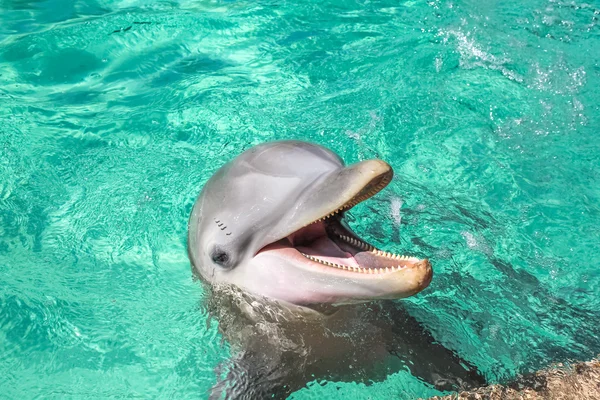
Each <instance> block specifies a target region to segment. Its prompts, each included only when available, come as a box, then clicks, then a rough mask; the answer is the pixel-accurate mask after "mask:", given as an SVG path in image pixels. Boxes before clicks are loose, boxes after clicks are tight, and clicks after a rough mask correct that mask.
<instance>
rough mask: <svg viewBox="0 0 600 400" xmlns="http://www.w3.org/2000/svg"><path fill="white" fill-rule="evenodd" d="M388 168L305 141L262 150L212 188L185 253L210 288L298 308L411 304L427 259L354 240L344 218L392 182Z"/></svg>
mask: <svg viewBox="0 0 600 400" xmlns="http://www.w3.org/2000/svg"><path fill="white" fill-rule="evenodd" d="M392 176H393V172H392V169H391V167H390V166H389V165H388V164H387V163H385V162H383V161H381V160H367V161H362V162H359V163H356V164H353V165H350V166H344V163H343V161H342V160H341V159H340V158H339V157H338V156H337V155H336V154H335V153H333V152H331V151H329V150H328V149H326V148H324V147H321V146H318V145H315V144H310V143H306V142H300V141H281V142H272V143H266V144H262V145H258V146H255V147H253V148H251V149H249V150H247V151H245V152H244V153H242V154H241V155H239V156H238V157H237V158H235V159H234V160H232V161H230V162H229V163H227V164H226V165H224V166H223V167H221V168H220V169H219V170H218V171H217V172H216V173H215V174H214V175H213V176H212V177H211V178H210V180H209V181H208V182H207V183H206V185H205V186H204V188H203V189H202V192H201V193H200V195H199V197H198V199H197V201H196V203H195V205H194V208H193V210H192V213H191V216H190V220H189V235H188V251H189V255H190V260H191V262H192V265H193V267H194V269H195V272H196V273H197V274H198V275H199V276H200V277H201V279H202V280H204V281H205V282H207V283H209V284H211V285H214V286H217V285H235V286H237V287H239V288H240V289H242V290H244V291H248V292H250V293H253V294H255V295H260V296H265V297H269V298H272V299H276V300H281V301H286V302H289V303H293V304H297V305H311V304H323V303H328V304H347V303H356V302H364V301H369V300H374V299H397V298H403V297H407V296H411V295H413V294H415V293H418V292H419V291H421V290H423V289H424V288H425V287H427V286H428V285H429V283H430V282H431V278H432V269H431V265H430V263H429V261H428V260H423V259H418V258H415V257H407V256H400V255H395V254H390V253H387V252H383V251H381V250H378V249H376V248H375V247H373V246H371V245H370V244H368V243H366V242H365V241H364V240H362V239H361V238H360V237H359V236H358V235H357V234H355V233H354V232H353V231H352V230H351V229H350V228H349V226H348V225H347V224H346V222H345V220H344V213H345V212H346V211H347V210H349V209H350V208H352V207H353V206H355V205H356V204H358V203H360V202H362V201H364V200H366V199H368V198H370V197H371V196H373V195H375V194H376V193H378V192H379V191H380V190H381V189H383V188H384V187H385V186H386V185H387V184H388V183H389V182H390V181H391V179H392Z"/></svg>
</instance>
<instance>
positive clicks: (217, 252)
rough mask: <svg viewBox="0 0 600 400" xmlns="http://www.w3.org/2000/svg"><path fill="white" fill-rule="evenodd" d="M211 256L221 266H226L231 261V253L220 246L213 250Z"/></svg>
mask: <svg viewBox="0 0 600 400" xmlns="http://www.w3.org/2000/svg"><path fill="white" fill-rule="evenodd" d="M210 258H211V259H212V260H213V262H214V263H215V264H218V265H220V266H221V267H226V266H227V263H228V262H229V254H227V253H226V252H225V251H223V250H222V249H219V248H216V249H214V250H213V252H212V254H211V256H210Z"/></svg>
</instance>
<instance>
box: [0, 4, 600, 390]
mask: <svg viewBox="0 0 600 400" xmlns="http://www.w3.org/2000/svg"><path fill="white" fill-rule="evenodd" d="M599 19H600V5H598V4H597V3H596V4H595V5H594V4H593V2H590V3H582V2H579V0H576V1H564V2H563V1H559V0H551V1H548V0H544V1H541V0H534V1H524V2H523V1H515V0H511V1H504V2H500V1H475V0H471V1H435V0H432V1H428V2H425V1H404V2H402V1H400V2H392V1H337V2H329V1H328V2H322V1H316V0H315V1H306V2H282V1H262V2H246V1H224V2H217V1H215V2H198V1H169V2H167V1H164V2H150V1H136V0H128V1H109V0H102V1H71V0H69V1H66V0H47V1H17V0H13V1H11V0H8V1H2V2H0V388H2V389H1V393H0V397H2V398H9V399H10V398H15V399H16V398H19V399H20V398H57V399H58V398H60V399H66V398H73V399H75V398H77V399H83V398H106V397H111V398H125V397H140V398H150V397H156V398H198V397H202V393H204V391H205V390H207V389H208V388H210V387H211V386H212V385H213V383H214V381H215V375H214V369H215V367H216V366H217V365H218V364H219V363H220V362H222V361H223V360H225V359H227V357H228V354H229V353H228V348H227V345H226V344H221V338H220V335H219V333H218V331H217V325H216V324H215V323H211V324H207V318H206V313H205V311H204V308H203V307H202V303H201V292H202V289H201V287H200V285H199V284H198V282H195V281H193V280H192V276H191V272H190V266H189V262H188V259H187V254H186V244H185V241H186V223H187V217H188V215H189V212H190V210H191V207H192V204H193V201H194V199H195V197H196V195H197V194H198V192H199V191H200V188H201V187H202V184H203V183H204V182H205V181H206V180H207V178H208V177H209V176H210V175H211V174H212V173H213V172H214V171H215V170H216V169H217V168H218V167H219V166H220V165H221V164H222V163H224V162H225V161H226V160H228V159H230V158H232V157H234V156H235V155H236V154H238V153H239V152H241V151H242V150H244V149H247V148H249V147H250V146H252V145H254V144H257V143H260V142H263V141H267V140H272V139H283V138H295V139H305V140H311V141H314V142H317V143H320V144H323V145H325V146H327V147H330V148H331V149H333V150H334V151H336V152H337V153H338V154H340V155H341V156H342V157H343V158H344V159H345V160H346V161H347V162H355V161H357V160H362V159H365V158H371V157H380V158H383V159H385V160H387V161H388V162H389V163H390V164H391V165H392V166H393V168H394V169H395V173H396V176H395V179H394V181H393V182H392V183H391V184H390V186H389V187H388V189H386V190H385V191H384V192H383V193H381V194H380V195H378V196H377V197H375V198H374V199H372V200H371V201H369V202H368V203H366V204H362V205H360V206H358V207H357V208H356V209H354V210H353V212H352V216H351V220H353V225H354V226H355V227H356V229H357V230H358V231H360V232H362V233H364V237H365V238H368V239H370V240H371V241H372V242H373V243H374V244H375V245H377V246H380V247H383V248H386V249H388V250H390V251H395V252H407V253H413V254H418V255H422V256H428V257H430V259H431V261H432V262H433V266H434V270H435V277H434V280H433V282H432V284H431V286H430V288H428V289H427V290H426V291H424V292H423V293H422V294H420V295H418V296H416V297H414V298H411V299H409V300H407V301H405V304H407V307H408V308H409V310H410V312H411V314H412V315H414V316H415V317H416V318H418V319H419V320H420V321H422V323H423V324H424V325H425V326H426V327H427V328H428V329H429V330H431V332H432V333H433V334H434V336H435V338H436V339H437V340H438V341H439V342H441V343H443V344H444V345H445V346H446V347H448V348H451V349H453V350H456V351H457V352H458V353H459V354H460V355H461V356H462V357H463V358H465V359H467V360H470V361H471V362H473V363H474V364H476V365H477V366H478V367H479V368H480V370H481V371H482V372H483V373H484V374H485V375H486V376H487V378H488V379H489V380H491V381H498V380H503V379H510V378H511V377H514V376H515V375H516V374H518V373H523V372H527V371H530V370H535V369H538V368H540V367H543V366H546V365H547V364H549V363H551V362H557V361H565V360H570V359H580V360H586V359H589V358H591V357H593V356H595V355H596V354H598V353H600V316H599V314H598V311H597V310H598V309H600V296H599V293H600V260H599V258H598V255H599V254H600V245H599V243H600V139H599V137H598V134H599V133H600V131H599V128H598V127H599V126H600V112H599V111H600V92H599V91H598V88H599V87H600V22H599ZM438 393H439V392H436V391H435V390H433V389H431V388H430V387H428V386H427V385H426V384H424V383H421V382H420V381H419V380H417V379H416V378H414V377H412V376H411V375H410V374H409V373H408V372H406V371H401V372H399V373H397V374H394V375H391V376H389V377H388V379H387V380H386V381H385V382H378V383H375V384H373V385H370V386H365V385H363V384H356V383H352V382H350V383H337V382H313V383H311V384H309V387H308V388H305V389H302V390H301V391H299V392H297V393H295V394H294V395H292V397H293V398H296V399H309V398H315V399H317V398H319V399H320V398H324V397H341V396H344V397H346V398H357V399H358V398H360V399H362V398H367V397H369V398H374V399H375V398H382V399H383V398H390V397H391V396H396V397H397V398H412V397H416V396H423V397H426V396H429V395H435V394H438Z"/></svg>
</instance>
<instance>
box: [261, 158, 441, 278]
mask: <svg viewBox="0 0 600 400" xmlns="http://www.w3.org/2000/svg"><path fill="white" fill-rule="evenodd" d="M386 165H387V164H386ZM392 176H393V172H392V170H391V168H389V166H388V168H387V169H385V168H384V169H383V170H382V171H380V173H378V174H375V176H373V177H372V178H371V179H369V180H368V181H367V182H366V184H364V186H363V187H362V188H359V189H358V190H357V192H356V193H355V194H354V195H353V196H351V197H350V198H349V200H347V201H346V202H343V199H340V200H342V205H341V207H338V206H336V208H335V209H333V210H327V211H326V212H327V214H326V215H325V216H324V217H321V218H319V219H317V220H316V221H314V222H310V223H308V224H305V225H304V226H303V227H301V228H300V229H298V230H296V231H294V232H292V233H290V234H289V235H287V236H286V237H285V238H283V239H280V240H279V241H277V242H275V243H272V244H270V245H268V246H266V247H264V248H263V249H261V251H260V252H277V253H278V254H279V255H281V256H284V257H288V258H290V257H292V258H294V259H298V258H302V259H303V260H304V261H303V262H304V263H305V264H306V265H307V266H309V267H313V268H320V269H323V268H326V269H327V270H329V272H330V273H340V274H343V275H346V276H350V275H349V274H351V275H352V276H354V277H355V278H358V277H359V276H360V275H362V277H364V278H368V277H373V278H377V279H381V278H383V277H388V276H390V275H397V274H398V273H399V272H400V271H403V270H407V269H411V268H418V269H424V270H428V273H425V274H423V277H424V280H423V281H422V282H420V284H419V285H418V286H420V287H426V286H427V285H428V284H429V282H430V281H431V277H432V273H431V265H430V263H429V261H428V260H426V259H419V258H416V257H411V256H405V255H398V254H392V253H389V252H386V251H382V250H380V249H377V248H376V247H374V246H372V245H371V244H369V243H367V242H366V241H364V240H363V239H361V238H360V237H359V236H358V235H356V234H355V233H354V232H353V231H352V230H351V229H350V228H349V227H348V226H347V224H346V223H345V221H344V213H345V212H346V211H348V210H349V209H351V208H352V207H354V206H356V205H357V204H359V203H361V202H363V201H365V200H367V199H369V198H370V197H372V196H374V195H375V194H377V193H379V192H380V191H381V190H382V189H383V188H385V187H386V186H387V185H388V184H389V182H390V181H391V179H392ZM335 203H336V202H333V204H335ZM337 203H338V204H339V202H337Z"/></svg>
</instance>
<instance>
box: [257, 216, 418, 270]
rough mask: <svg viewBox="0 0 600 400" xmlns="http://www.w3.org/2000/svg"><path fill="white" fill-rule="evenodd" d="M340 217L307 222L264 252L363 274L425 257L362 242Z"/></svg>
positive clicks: (396, 266)
mask: <svg viewBox="0 0 600 400" xmlns="http://www.w3.org/2000/svg"><path fill="white" fill-rule="evenodd" d="M341 217H342V216H340V217H338V218H339V219H338V218H330V219H326V220H325V221H319V222H315V223H313V224H311V225H308V226H306V227H304V228H302V229H300V230H298V231H296V232H294V233H292V234H291V235H289V236H287V237H286V238H284V239H281V240H279V241H278V242H276V243H273V244H271V245H269V246H267V247H265V248H264V249H263V250H261V252H265V251H269V252H271V251H275V252H277V253H278V254H279V255H280V256H284V257H287V258H295V259H301V260H303V261H304V262H306V263H307V264H314V263H320V264H325V265H330V266H333V267H336V268H338V269H339V268H341V269H345V270H348V271H354V272H362V273H383V272H393V271H398V270H400V269H403V268H406V267H412V266H415V265H417V264H419V263H420V262H421V261H422V260H420V259H418V258H414V257H401V256H397V255H394V254H390V253H386V252H382V251H380V250H377V249H376V248H374V247H373V246H371V245H369V244H367V243H365V242H363V241H362V240H360V239H359V238H358V237H356V235H355V234H354V233H352V232H350V231H349V230H348V229H346V228H345V227H344V226H343V225H342V224H341V223H340V220H341Z"/></svg>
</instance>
